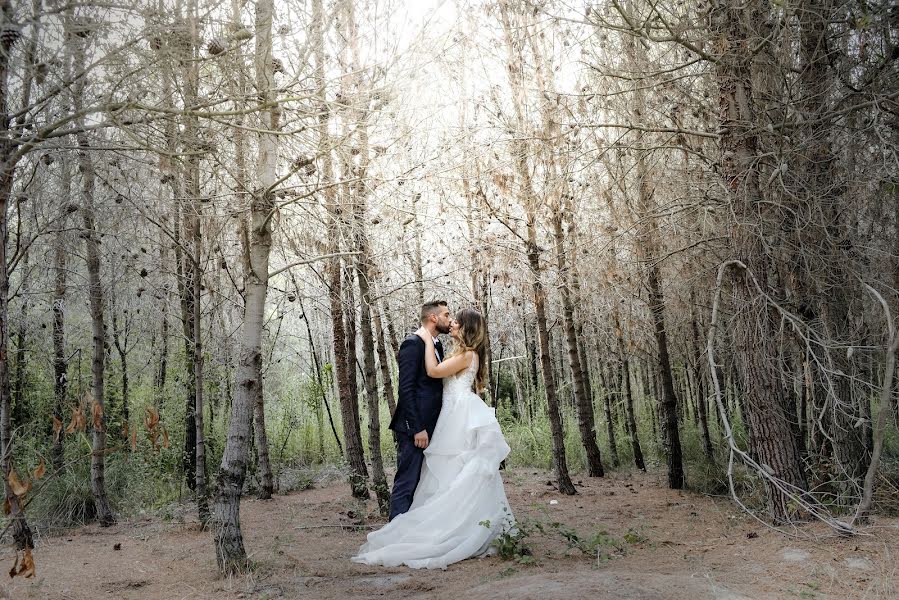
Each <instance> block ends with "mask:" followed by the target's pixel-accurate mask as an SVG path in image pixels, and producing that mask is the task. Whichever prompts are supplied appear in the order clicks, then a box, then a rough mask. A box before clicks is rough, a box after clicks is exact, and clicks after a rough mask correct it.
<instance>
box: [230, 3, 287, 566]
mask: <svg viewBox="0 0 899 600" xmlns="http://www.w3.org/2000/svg"><path fill="white" fill-rule="evenodd" d="M273 12H274V2H273V0H259V1H258V2H257V3H256V27H255V33H256V47H255V67H256V85H257V90H258V91H259V94H260V95H261V99H262V101H263V102H264V103H265V104H266V105H267V106H268V109H267V110H266V111H264V112H263V113H262V114H263V116H264V117H267V122H266V123H264V127H265V129H263V130H262V131H260V133H259V144H258V146H259V150H258V151H259V155H258V160H257V177H258V185H257V186H256V190H255V191H254V193H253V194H252V195H251V199H250V228H249V236H248V237H249V239H248V240H247V242H248V243H247V244H246V245H245V248H244V255H245V261H246V264H247V267H248V268H247V269H246V279H245V285H244V289H245V290H246V295H245V298H244V318H243V326H242V331H241V336H240V340H241V344H240V353H239V362H238V368H237V377H236V379H237V385H235V386H234V397H233V398H232V400H231V420H230V422H229V424H228V439H227V442H226V444H225V451H224V453H223V454H222V463H221V467H220V469H219V474H218V489H219V492H218V497H217V498H216V502H215V523H216V527H215V547H216V560H217V562H218V566H219V569H220V570H221V571H222V572H225V573H228V572H232V571H236V570H243V569H245V568H246V567H247V554H246V550H245V548H244V543H243V535H242V532H241V525H240V500H241V495H242V492H243V483H244V479H245V477H246V469H247V450H248V446H249V443H250V440H251V435H252V432H251V426H252V421H253V406H254V404H255V403H256V401H257V395H258V394H260V390H259V387H260V386H261V385H262V381H260V379H259V376H260V373H261V372H262V332H263V327H264V323H265V298H266V295H267V293H268V270H269V257H270V255H271V248H272V221H271V218H272V214H273V211H274V209H275V191H274V189H273V188H274V186H275V183H276V181H277V166H278V137H277V135H276V134H275V133H274V132H276V131H277V130H278V128H279V120H280V114H281V110H280V107H279V105H278V104H277V102H276V101H275V98H274V89H273V88H274V85H275V82H274V65H273V62H272V18H273ZM269 132H272V133H269Z"/></svg>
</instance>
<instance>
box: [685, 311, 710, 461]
mask: <svg viewBox="0 0 899 600" xmlns="http://www.w3.org/2000/svg"><path fill="white" fill-rule="evenodd" d="M690 305H691V315H690V316H691V319H690V330H691V332H692V334H693V361H694V362H693V380H694V381H695V388H696V413H697V415H698V418H699V427H700V431H701V432H702V449H703V452H704V453H705V457H706V459H708V461H709V462H715V453H714V450H713V449H712V438H711V436H710V435H709V418H708V401H707V399H706V396H705V389H704V388H705V386H704V384H703V378H702V343H701V341H700V339H699V323H698V321H697V319H696V300H695V297H694V298H693V301H692V302H691V303H690Z"/></svg>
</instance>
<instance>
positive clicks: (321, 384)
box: [300, 301, 343, 460]
mask: <svg viewBox="0 0 899 600" xmlns="http://www.w3.org/2000/svg"><path fill="white" fill-rule="evenodd" d="M300 311H302V313H303V314H302V317H301V318H302V319H303V322H304V323H305V324H306V336H307V339H308V341H309V352H310V354H312V364H313V366H314V367H315V379H316V381H317V382H318V389H319V391H320V392H321V400H322V404H324V407H325V410H326V411H327V413H328V423H330V425H331V432H332V433H333V434H334V441H335V442H337V448H338V449H339V450H340V453H341V454H343V444H342V443H341V441H340V436H339V435H337V427H336V426H335V425H334V416H333V415H332V414H331V405H330V404H328V386H326V385H325V380H324V377H323V376H322V368H321V364H320V362H319V359H318V351H317V350H316V349H315V339H314V338H313V337H312V328H311V327H310V326H309V315H307V314H306V309H305V308H304V307H303V303H302V301H300ZM322 460H324V448H322Z"/></svg>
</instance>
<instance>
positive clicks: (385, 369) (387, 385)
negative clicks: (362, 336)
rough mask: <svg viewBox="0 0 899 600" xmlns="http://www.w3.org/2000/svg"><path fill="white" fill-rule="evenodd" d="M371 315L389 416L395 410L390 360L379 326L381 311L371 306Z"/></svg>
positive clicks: (382, 330) (381, 327)
mask: <svg viewBox="0 0 899 600" xmlns="http://www.w3.org/2000/svg"><path fill="white" fill-rule="evenodd" d="M371 313H372V316H373V318H374V325H375V340H376V341H377V349H378V367H379V368H380V370H381V385H382V386H383V387H384V397H385V398H386V399H387V409H388V410H389V411H390V416H391V417H392V416H393V411H395V410H396V397H395V394H394V391H393V377H392V376H391V372H390V359H389V358H388V356H387V348H386V346H387V339H386V338H385V337H384V328H383V326H382V324H381V309H380V307H379V306H372V307H371Z"/></svg>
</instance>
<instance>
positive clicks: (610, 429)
mask: <svg viewBox="0 0 899 600" xmlns="http://www.w3.org/2000/svg"><path fill="white" fill-rule="evenodd" d="M599 377H600V381H601V382H602V388H603V389H602V395H603V405H604V408H605V415H606V434H607V435H608V437H609V455H610V456H611V457H612V467H613V468H617V467H618V465H619V460H618V446H617V444H616V442H615V422H614V421H613V419H612V388H611V387H609V381H608V379H607V377H606V373H605V371H604V370H603V369H599Z"/></svg>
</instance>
